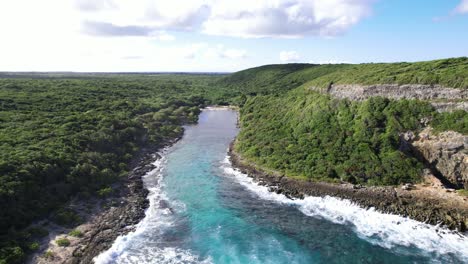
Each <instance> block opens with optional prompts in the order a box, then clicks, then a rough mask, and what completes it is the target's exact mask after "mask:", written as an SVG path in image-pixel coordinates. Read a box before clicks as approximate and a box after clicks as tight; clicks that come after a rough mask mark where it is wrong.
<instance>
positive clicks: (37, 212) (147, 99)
mask: <svg viewBox="0 0 468 264" xmlns="http://www.w3.org/2000/svg"><path fill="white" fill-rule="evenodd" d="M88 77H89V76H88ZM216 78H218V77H216V76H204V75H199V76H189V75H180V76H176V75H167V76H164V75H160V76H156V77H145V76H124V77H119V76H117V77H115V76H114V77H112V78H104V77H99V78H75V79H54V78H44V79H29V78H20V79H0V147H1V151H0V263H3V262H7V263H11V262H14V261H20V260H21V259H22V256H24V251H27V250H29V249H30V247H29V245H30V243H31V242H32V241H31V239H32V238H34V236H32V235H31V232H29V231H21V229H22V228H23V227H25V226H27V225H28V224H29V223H31V221H32V220H34V219H36V218H38V217H41V216H43V215H45V214H47V213H49V212H51V211H52V210H55V209H57V208H59V207H60V206H61V205H62V204H63V203H64V202H65V201H67V200H68V199H69V198H70V197H72V196H73V195H76V194H79V195H81V196H83V197H88V196H92V195H99V196H104V195H106V194H107V193H108V192H110V191H111V190H110V187H109V186H110V185H111V184H112V183H113V182H115V181H116V180H117V179H119V177H122V176H125V175H126V172H127V169H128V167H127V165H128V163H129V161H130V160H131V159H132V157H133V156H134V154H135V153H137V151H138V150H139V149H140V148H141V147H142V146H144V145H148V144H153V145H156V146H157V145H161V144H163V143H164V142H166V141H167V139H169V138H174V137H176V136H178V135H180V134H181V133H182V130H183V129H182V127H181V125H182V124H185V123H190V122H196V120H197V117H198V113H199V111H200V110H199V108H200V107H201V106H203V105H206V104H212V103H217V101H216V99H214V98H217V95H216V93H217V91H214V90H213V92H210V91H208V90H206V89H207V87H209V85H207V83H209V82H211V81H212V80H214V79H216ZM201 95H204V97H202V96H201ZM220 100H221V99H220ZM54 219H55V220H56V222H57V223H59V224H66V223H74V222H76V221H78V220H79V219H76V215H74V214H73V213H71V212H66V211H63V210H58V211H56V213H55V217H54ZM30 238H31V239H30Z"/></svg>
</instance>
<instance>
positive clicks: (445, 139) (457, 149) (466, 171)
mask: <svg viewBox="0 0 468 264" xmlns="http://www.w3.org/2000/svg"><path fill="white" fill-rule="evenodd" d="M408 139H409V140H410V143H411V145H412V148H413V150H414V152H415V153H416V155H417V156H418V157H419V158H420V159H421V160H423V161H424V162H425V163H426V165H428V167H429V168H431V170H432V171H433V173H434V174H435V175H436V176H438V177H439V178H441V180H443V181H445V183H448V185H452V187H455V188H465V189H468V136H465V135H462V134H460V133H457V132H453V131H446V132H442V133H440V134H438V135H436V134H434V133H433V132H432V129H431V128H426V129H424V130H423V131H422V132H421V133H419V135H418V136H416V137H414V138H411V137H409V138H408Z"/></svg>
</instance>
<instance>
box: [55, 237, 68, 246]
mask: <svg viewBox="0 0 468 264" xmlns="http://www.w3.org/2000/svg"><path fill="white" fill-rule="evenodd" d="M55 243H57V245H58V246H61V247H68V246H69V245H70V240H68V239H67V238H59V239H57V240H56V241H55Z"/></svg>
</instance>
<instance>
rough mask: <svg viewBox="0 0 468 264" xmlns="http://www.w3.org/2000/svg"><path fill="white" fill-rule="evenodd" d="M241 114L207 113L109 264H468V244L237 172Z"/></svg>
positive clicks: (150, 179)
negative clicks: (235, 146) (233, 157)
mask: <svg viewBox="0 0 468 264" xmlns="http://www.w3.org/2000/svg"><path fill="white" fill-rule="evenodd" d="M236 120H237V113H236V112H235V111H234V110H230V109H225V110H223V111H219V110H214V109H209V110H204V111H203V112H202V114H201V116H200V120H199V124H198V125H195V126H188V127H186V131H185V135H184V137H183V138H182V140H181V141H179V142H178V143H176V144H175V145H174V146H173V147H171V148H169V149H166V150H165V151H163V152H162V153H160V155H161V157H162V158H160V159H158V160H156V161H155V162H154V165H155V169H154V170H152V171H151V172H149V173H148V174H147V175H146V176H145V177H144V182H145V186H146V187H147V188H148V190H149V195H148V199H149V201H150V205H149V208H148V209H147V211H146V216H145V218H144V219H143V220H142V221H141V222H140V223H139V224H138V225H137V226H136V228H135V231H134V232H131V233H129V234H127V235H125V236H121V237H118V238H117V240H116V241H115V242H114V244H113V245H112V247H111V248H110V249H109V250H107V251H105V252H103V253H102V254H100V255H99V256H97V257H96V258H95V262H96V263H98V264H103V263H376V262H378V263H409V262H410V263H415V262H417V263H468V238H467V236H466V235H465V234H460V233H457V232H453V231H450V230H447V229H444V228H442V227H438V226H432V225H428V224H425V223H421V222H417V221H414V220H411V219H408V218H405V217H401V216H398V215H391V214H382V213H380V212H377V211H375V210H374V209H363V208H361V207H359V206H357V205H355V204H353V203H352V202H350V201H348V200H343V199H338V198H334V197H328V196H327V197H305V198H304V199H289V198H287V197H286V196H284V195H282V194H277V193H273V192H270V191H269V190H268V187H266V186H262V185H259V184H257V183H256V182H254V181H253V179H252V178H250V177H249V176H248V175H246V174H243V173H241V172H240V171H239V170H237V169H235V168H233V167H232V165H231V163H230V161H229V158H228V157H227V156H226V153H227V147H228V145H229V143H230V142H231V141H232V140H233V138H234V137H235V136H236V134H237V132H238V129H237V127H236Z"/></svg>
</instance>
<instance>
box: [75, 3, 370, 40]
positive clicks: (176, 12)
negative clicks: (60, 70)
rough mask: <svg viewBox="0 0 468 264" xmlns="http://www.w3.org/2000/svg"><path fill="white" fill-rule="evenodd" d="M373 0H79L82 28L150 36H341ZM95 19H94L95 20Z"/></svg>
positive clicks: (109, 33) (366, 12)
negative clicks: (170, 32) (160, 33)
mask: <svg viewBox="0 0 468 264" xmlns="http://www.w3.org/2000/svg"><path fill="white" fill-rule="evenodd" d="M373 3H374V0H327V1H323V0H257V1H251V0H237V1H231V0H229V1H228V0H192V1H182V0H170V1H169V0H164V1H154V0H153V1H150V0H134V1H125V0H98V1H90V0H76V7H77V8H78V9H79V10H80V11H81V12H82V13H83V16H84V18H85V20H84V21H85V22H84V23H83V31H84V32H86V33H88V34H91V35H98V34H101V35H102V36H113V35H130V36H137V35H142V36H145V35H147V34H148V33H149V32H152V31H157V30H178V31H197V32H201V33H203V34H207V35H216V36H230V37H241V38H264V37H272V38H298V37H304V36H326V37H329V36H336V35H340V34H343V33H345V32H346V31H347V30H348V29H349V28H351V27H352V26H353V25H355V24H357V23H358V22H359V21H361V20H362V19H364V18H365V17H367V16H369V15H370V14H371V6H372V4H373ZM90 21H92V22H90Z"/></svg>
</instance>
